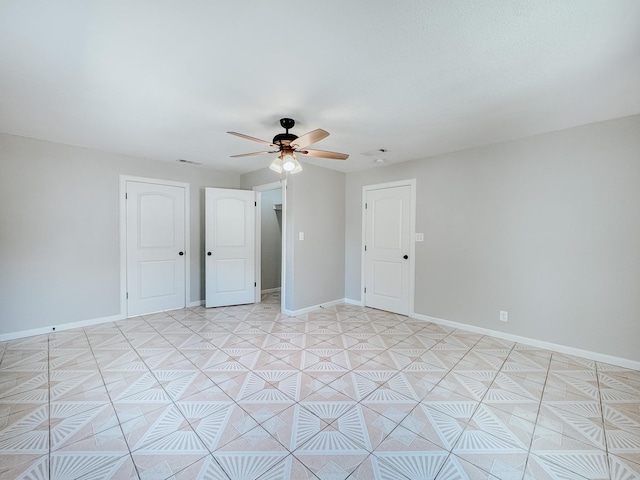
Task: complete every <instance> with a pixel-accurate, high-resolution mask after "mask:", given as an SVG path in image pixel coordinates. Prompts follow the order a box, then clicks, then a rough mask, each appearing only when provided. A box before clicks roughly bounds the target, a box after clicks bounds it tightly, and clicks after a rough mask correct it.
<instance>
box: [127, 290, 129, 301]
mask: <svg viewBox="0 0 640 480" xmlns="http://www.w3.org/2000/svg"><path fill="white" fill-rule="evenodd" d="M127 300H129V292H127Z"/></svg>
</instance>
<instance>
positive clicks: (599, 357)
mask: <svg viewBox="0 0 640 480" xmlns="http://www.w3.org/2000/svg"><path fill="white" fill-rule="evenodd" d="M410 316H411V317H412V318H415V319H418V320H425V321H427V322H431V323H437V324H439V325H444V326H445V327H451V328H459V329H460V330H466V331H468V332H472V333H480V334H483V335H491V336H492V337H497V338H501V339H503V340H509V341H511V342H518V343H523V344H525V345H531V346H532V347H536V348H544V349H547V350H553V351H555V352H559V353H564V354H567V355H574V356H576V357H582V358H586V359H588V360H594V361H596V362H602V363H609V364H611V365H617V366H619V367H624V368H630V369H632V370H640V362H639V361H636V360H630V359H628V358H621V357H615V356H613V355H605V354H603V353H597V352H592V351H590V350H582V349H580V348H574V347H567V346H566V345H560V344H557V343H551V342H545V341H543V340H537V339H535V338H529V337H522V336H520V335H513V334H511V333H505V332H500V331H497V330H491V329H488V328H482V327H476V326H474V325H468V324H466V323H459V322H452V321H451V320H444V319H442V318H436V317H430V316H428V315H422V314H420V313H415V312H414V313H412V314H411V315H410Z"/></svg>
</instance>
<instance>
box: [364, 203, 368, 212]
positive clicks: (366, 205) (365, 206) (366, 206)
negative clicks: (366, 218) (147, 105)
mask: <svg viewBox="0 0 640 480" xmlns="http://www.w3.org/2000/svg"><path fill="white" fill-rule="evenodd" d="M367 208H368V204H367V203H366V202H365V204H364V209H365V210H366V209H367Z"/></svg>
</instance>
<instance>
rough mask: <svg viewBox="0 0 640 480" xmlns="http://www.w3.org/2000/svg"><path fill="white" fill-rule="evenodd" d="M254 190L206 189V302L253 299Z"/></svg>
mask: <svg viewBox="0 0 640 480" xmlns="http://www.w3.org/2000/svg"><path fill="white" fill-rule="evenodd" d="M255 202H256V197H255V192H254V191H252V190H233V189H226V188H207V189H205V277H206V278H205V283H206V287H205V295H206V301H205V305H206V306H207V307H220V306H224V305H241V304H245V303H254V302H255V301H256V286H255V285H256V284H255V282H256V280H255V208H256V207H255Z"/></svg>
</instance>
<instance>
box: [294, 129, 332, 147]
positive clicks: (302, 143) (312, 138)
mask: <svg viewBox="0 0 640 480" xmlns="http://www.w3.org/2000/svg"><path fill="white" fill-rule="evenodd" d="M328 136H329V132H327V131H326V130H322V129H321V128H316V129H315V130H313V131H311V132H309V133H305V134H304V135H302V136H301V137H298V138H296V139H295V140H294V141H292V142H291V145H292V146H294V147H297V148H304V147H306V146H308V145H311V144H312V143H316V142H319V141H320V140H322V139H323V138H327V137H328Z"/></svg>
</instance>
